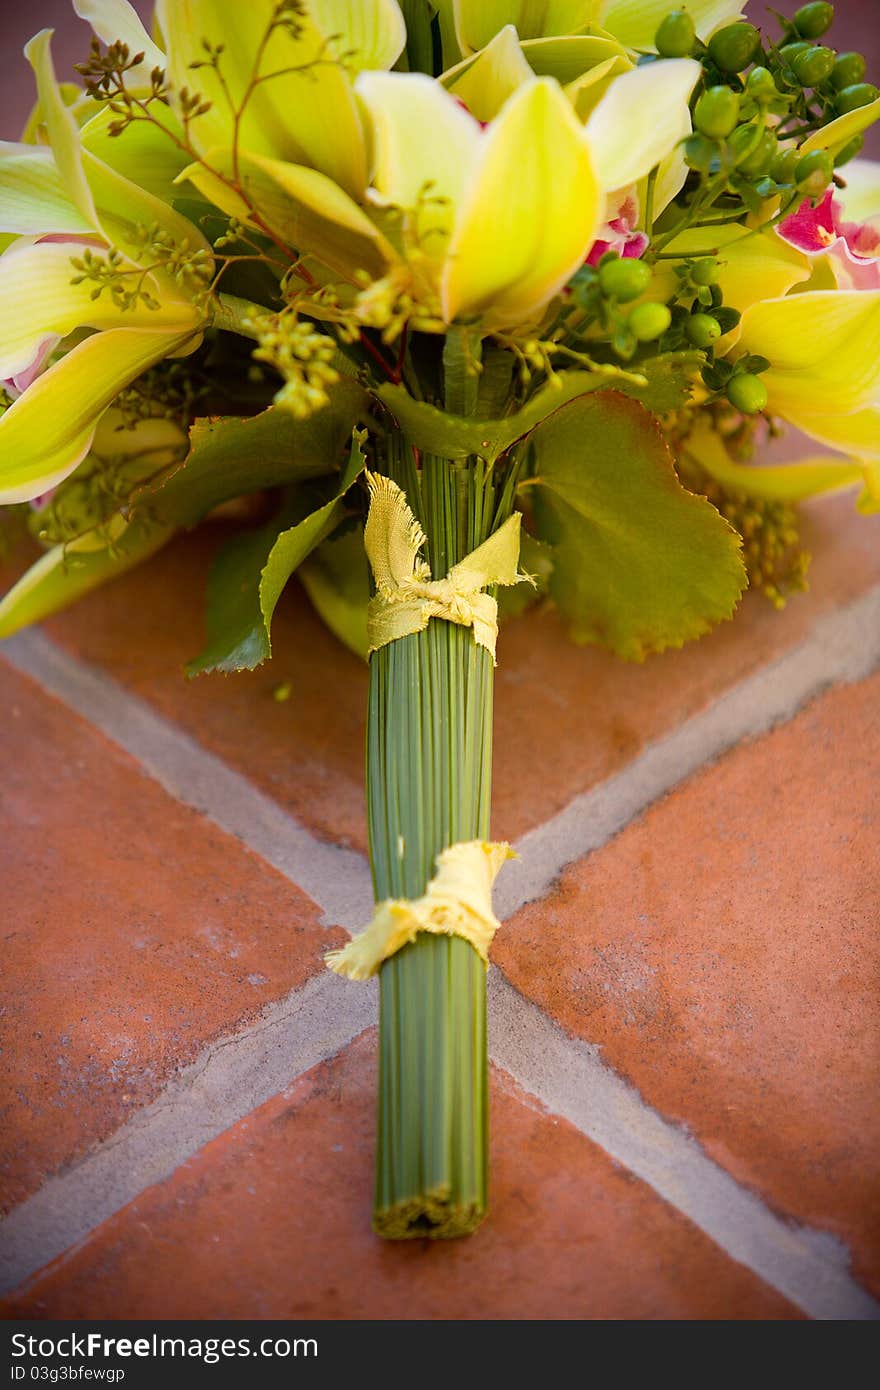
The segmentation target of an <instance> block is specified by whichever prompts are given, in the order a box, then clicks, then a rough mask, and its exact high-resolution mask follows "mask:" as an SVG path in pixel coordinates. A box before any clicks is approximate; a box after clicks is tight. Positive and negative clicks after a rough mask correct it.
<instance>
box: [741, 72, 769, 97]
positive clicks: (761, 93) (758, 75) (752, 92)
mask: <svg viewBox="0 0 880 1390" xmlns="http://www.w3.org/2000/svg"><path fill="white" fill-rule="evenodd" d="M776 93H777V89H776V83H775V82H774V81H773V74H772V72H771V71H770V69H769V68H752V70H751V72H750V73H749V75H748V79H747V80H746V94H747V96H750V97H751V98H752V99H753V100H754V101H770V100H771V98H773V97H775V96H776Z"/></svg>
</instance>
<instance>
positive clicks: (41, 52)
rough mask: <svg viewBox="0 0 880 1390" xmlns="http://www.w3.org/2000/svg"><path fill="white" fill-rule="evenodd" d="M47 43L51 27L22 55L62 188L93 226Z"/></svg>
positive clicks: (74, 132)
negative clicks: (31, 77) (33, 81)
mask: <svg viewBox="0 0 880 1390" xmlns="http://www.w3.org/2000/svg"><path fill="white" fill-rule="evenodd" d="M51 43H52V30H51V29H41V30H40V32H39V34H35V35H34V37H33V38H32V39H31V40H30V41H29V42H28V43H26V44H25V48H24V52H25V57H26V58H27V60H28V62H29V63H30V65H31V67H32V68H33V70H34V76H35V77H36V79H37V92H38V95H39V99H40V105H41V107H42V112H43V120H44V122H45V125H46V130H47V133H48V136H49V144H50V145H51V146H52V153H53V155H54V156H55V163H56V164H57V166H58V172H59V173H60V175H61V180H62V183H63V185H64V190H65V192H66V193H67V196H68V197H69V199H70V201H71V202H72V203H73V205H74V207H75V208H76V209H77V211H78V212H79V213H80V215H81V216H82V218H83V220H84V221H85V222H86V223H87V224H88V225H89V226H90V227H92V228H95V229H97V228H98V227H99V226H100V222H99V219H98V210H97V208H96V207H95V200H94V198H93V197H92V190H91V188H90V187H89V182H88V179H87V178H86V176H85V173H84V171H83V162H82V150H81V148H80V141H79V128H78V126H77V123H76V120H75V118H74V116H73V114H72V113H71V111H70V108H69V107H68V106H66V105H65V103H64V98H63V97H62V95H61V92H60V90H59V88H58V83H57V81H56V78H55V69H54V67H53V65H52V49H51Z"/></svg>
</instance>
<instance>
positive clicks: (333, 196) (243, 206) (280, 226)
mask: <svg viewBox="0 0 880 1390" xmlns="http://www.w3.org/2000/svg"><path fill="white" fill-rule="evenodd" d="M205 162H206V164H209V165H210V166H211V169H210V170H209V169H207V168H206V167H205V165H204V164H192V165H190V166H189V168H188V169H184V170H183V172H182V173H181V174H180V176H179V177H180V179H188V180H189V181H190V183H192V184H193V185H194V187H195V188H197V189H198V191H199V193H201V194H202V196H203V197H205V198H208V199H210V201H211V202H212V203H214V204H215V205H216V206H217V207H219V208H220V209H221V210H222V211H223V212H225V213H226V214H227V215H228V216H230V217H236V218H238V219H239V220H240V221H242V222H247V223H250V224H251V225H258V224H257V223H255V222H254V209H257V210H258V214H259V217H260V219H261V220H262V221H263V223H264V224H265V225H266V226H267V227H269V228H271V230H272V231H273V232H274V233H275V235H276V236H278V237H279V238H280V239H281V240H282V241H283V242H284V243H285V244H286V245H288V246H291V247H295V248H296V250H297V251H298V252H300V253H301V254H304V255H313V256H315V257H316V258H317V259H318V260H320V261H321V263H322V264H323V265H325V266H327V267H328V268H329V269H330V270H332V271H334V272H335V273H336V274H339V275H343V276H345V277H346V278H347V279H349V280H352V279H353V274H354V272H355V271H357V270H365V271H367V272H368V273H369V274H370V275H371V276H373V277H374V278H379V277H381V276H382V275H383V274H384V273H385V271H386V269H387V267H388V265H389V263H390V262H391V261H392V260H394V259H395V258H396V257H395V252H394V248H393V247H392V246H391V244H390V243H389V242H388V241H387V240H386V239H385V237H384V236H383V235H382V233H381V232H380V231H379V229H378V227H377V226H376V225H375V223H373V222H371V221H370V219H369V217H368V216H367V215H366V213H365V212H363V211H362V210H361V209H360V208H359V207H358V205H357V203H355V202H354V200H353V199H351V198H350V197H349V196H348V194H347V193H345V192H344V191H343V190H342V189H341V188H340V187H339V185H338V184H336V183H334V182H333V180H332V179H329V178H327V177H326V175H324V174H320V173H318V171H317V170H316V169H308V168H306V167H305V165H302V164H287V163H285V162H284V161H283V160H280V159H264V158H261V157H259V156H257V155H241V156H240V157H239V160H238V177H239V181H240V184H241V186H242V188H243V189H244V190H245V192H246V194H247V199H248V201H245V199H243V198H242V197H241V196H240V194H238V193H237V192H236V191H235V188H234V187H232V181H233V172H234V171H233V156H232V151H231V150H210V151H209V152H208V155H207V157H206V161H205ZM211 170H216V173H214V172H211ZM218 174H219V175H223V177H218Z"/></svg>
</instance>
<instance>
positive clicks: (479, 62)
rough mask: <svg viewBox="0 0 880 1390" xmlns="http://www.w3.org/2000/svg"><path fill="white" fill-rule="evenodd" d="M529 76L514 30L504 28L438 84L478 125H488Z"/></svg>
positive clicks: (529, 72) (510, 25)
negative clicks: (473, 117)
mask: <svg viewBox="0 0 880 1390" xmlns="http://www.w3.org/2000/svg"><path fill="white" fill-rule="evenodd" d="M532 76H533V73H532V69H531V68H530V67H529V65H528V63H527V62H526V59H525V56H524V54H523V51H522V48H521V46H520V42H519V39H518V38H517V34H516V30H515V29H514V27H513V25H512V24H507V25H505V27H504V28H503V29H501V30H499V32H498V33H497V34H496V35H495V37H494V39H492V41H491V42H490V43H488V44H487V45H486V47H485V48H484V49H483V50H482V52H480V53H478V54H477V55H476V56H475V57H472V58H466V59H465V60H464V62H462V63H459V64H458V65H457V66H456V67H454V68H451V69H450V70H449V72H447V73H444V75H443V77H442V78H441V79H440V80H441V82H442V83H443V85H444V87H446V89H447V90H448V91H450V92H452V93H453V94H454V95H455V96H456V97H457V98H458V100H459V101H463V102H464V104H465V106H466V107H467V109H468V111H470V113H471V115H472V116H476V118H477V120H478V121H491V120H492V119H493V118H494V117H495V116H497V115H498V112H499V111H500V110H501V108H502V106H503V105H504V103H505V102H506V101H507V98H508V97H509V96H512V95H513V93H514V92H515V91H516V89H517V87H521V86H522V84H523V83H524V82H528V81H530V79H531V78H532Z"/></svg>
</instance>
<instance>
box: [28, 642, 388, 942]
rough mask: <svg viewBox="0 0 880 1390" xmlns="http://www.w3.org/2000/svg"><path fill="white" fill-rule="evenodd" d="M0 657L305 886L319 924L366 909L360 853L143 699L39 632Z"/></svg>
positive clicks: (350, 919)
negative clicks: (314, 829)
mask: <svg viewBox="0 0 880 1390" xmlns="http://www.w3.org/2000/svg"><path fill="white" fill-rule="evenodd" d="M0 657H4V658H5V659H6V660H7V661H8V662H9V663H10V665H11V666H14V667H15V668H16V670H17V671H20V672H21V673H22V674H23V675H26V676H30V677H31V678H32V679H33V680H35V681H36V682H37V683H38V684H39V685H41V686H42V687H43V689H44V690H48V691H49V692H50V694H52V695H55V696H57V698H58V699H59V700H61V701H63V703H64V704H65V705H67V706H68V707H69V708H70V709H72V710H74V711H75V712H76V713H77V714H79V715H82V717H83V718H84V719H87V720H88V721H89V722H90V723H91V724H93V725H95V727H96V728H98V729H100V730H101V732H102V733H103V734H106V735H107V737H108V738H110V739H112V740H113V741H114V742H115V743H118V744H119V745H120V746H121V747H122V748H123V749H124V750H125V751H126V752H127V753H130V754H131V755H132V757H134V758H136V759H137V760H138V761H139V762H140V763H141V764H142V765H143V767H144V768H145V770H146V771H147V772H148V773H150V774H151V776H152V777H154V778H155V780H156V781H157V782H159V784H160V785H161V786H163V787H164V788H165V790H166V791H167V792H169V793H170V794H171V795H172V796H173V797H174V798H175V799H176V800H177V801H180V802H182V803H183V804H184V805H186V806H192V807H193V808H194V809H195V810H197V811H200V812H201V813H202V814H203V815H205V816H207V817H208V818H209V819H210V820H212V821H214V822H215V824H217V825H219V826H220V828H221V829H222V830H225V831H227V832H228V834H230V835H233V836H234V837H235V838H236V839H237V840H241V841H242V842H243V843H244V844H246V845H247V846H248V847H249V848H250V849H252V850H255V851H256V852H257V854H259V855H261V856H262V857H263V859H265V860H266V861H267V862H268V863H269V864H271V865H272V866H273V868H275V869H278V870H279V871H280V872H281V873H282V874H284V875H285V877H287V878H289V879H291V880H292V881H293V883H295V884H296V886H297V887H298V888H301V889H302V890H303V892H305V893H308V895H309V897H310V898H312V899H313V900H314V901H315V902H316V903H317V904H318V906H319V907H320V908H321V909H322V911H323V913H324V919H323V920H324V924H325V925H329V926H335V925H337V924H338V925H339V926H343V927H348V928H349V930H354V929H355V928H356V927H358V926H359V925H361V924H362V923H363V922H364V921H365V920H366V917H369V913H370V909H371V905H372V901H373V899H372V888H371V884H370V871H369V867H368V865H367V863H366V861H365V860H364V857H363V855H362V854H359V853H357V852H356V851H354V850H349V849H344V848H342V847H341V846H339V845H334V844H330V843H328V842H326V841H324V840H318V839H316V837H315V836H314V835H312V834H311V833H310V832H309V831H308V830H306V829H305V828H304V827H303V826H301V825H299V824H298V823H297V822H296V820H294V818H293V817H292V816H291V815H289V814H288V813H287V812H286V811H285V810H283V808H282V807H281V806H279V805H278V803H277V802H275V801H273V800H272V799H271V797H268V796H266V795H265V794H264V793H263V792H261V791H259V790H258V788H257V787H255V786H254V785H253V783H251V782H249V781H248V780H247V778H245V777H242V775H241V773H239V772H236V771H235V770H234V769H233V768H231V767H228V766H227V764H226V763H224V762H223V760H222V759H221V758H218V757H216V756H215V754H213V753H209V752H207V751H206V749H204V748H201V747H200V746H199V745H198V744H197V743H196V741H195V739H192V738H190V736H189V734H186V733H184V732H183V731H182V730H181V729H178V728H176V727H175V726H174V725H173V724H171V723H169V722H168V721H167V720H165V719H163V718H162V716H161V715H159V714H156V713H155V711H153V710H152V709H151V708H150V706H149V705H148V704H146V702H145V701H143V700H141V699H139V698H138V697H137V696H136V695H131V694H129V692H128V691H126V690H123V689H122V688H121V687H120V686H118V685H117V684H116V682H115V681H113V680H112V679H111V678H110V677H109V676H105V675H104V674H103V673H102V672H100V671H97V670H95V669H94V668H93V667H90V666H87V665H85V664H84V663H83V662H80V661H78V660H77V659H76V658H75V657H72V656H70V655H69V654H68V653H67V652H65V651H63V650H62V648H60V647H56V646H55V644H54V643H53V642H50V641H49V639H48V638H47V637H45V636H44V635H43V634H42V633H41V632H24V633H20V634H19V635H18V636H16V637H12V638H10V639H8V640H7V641H5V642H0ZM365 912H366V917H365V916H364V913H365Z"/></svg>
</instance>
